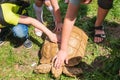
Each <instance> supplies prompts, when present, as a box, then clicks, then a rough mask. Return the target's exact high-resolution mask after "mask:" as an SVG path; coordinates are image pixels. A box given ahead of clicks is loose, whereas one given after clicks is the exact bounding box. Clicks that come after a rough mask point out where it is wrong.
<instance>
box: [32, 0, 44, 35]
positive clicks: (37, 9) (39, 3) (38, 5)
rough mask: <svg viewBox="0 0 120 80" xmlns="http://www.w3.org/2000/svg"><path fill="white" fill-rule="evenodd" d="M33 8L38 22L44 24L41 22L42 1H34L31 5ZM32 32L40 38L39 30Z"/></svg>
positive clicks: (40, 32)
mask: <svg viewBox="0 0 120 80" xmlns="http://www.w3.org/2000/svg"><path fill="white" fill-rule="evenodd" d="M33 8H34V10H35V14H36V18H37V19H38V20H39V21H40V22H42V23H44V21H43V1H42V0H41V1H39V0H35V3H34V4H33ZM34 31H35V34H36V35H37V36H40V37H41V36H42V31H41V30H39V29H37V28H35V30H34Z"/></svg>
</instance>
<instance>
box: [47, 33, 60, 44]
mask: <svg viewBox="0 0 120 80" xmlns="http://www.w3.org/2000/svg"><path fill="white" fill-rule="evenodd" d="M49 39H50V41H52V42H54V43H57V42H58V39H57V35H56V34H55V33H53V34H52V35H49Z"/></svg>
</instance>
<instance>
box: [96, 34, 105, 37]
mask: <svg viewBox="0 0 120 80" xmlns="http://www.w3.org/2000/svg"><path fill="white" fill-rule="evenodd" d="M94 36H95V37H101V38H106V35H105V34H95V35H94Z"/></svg>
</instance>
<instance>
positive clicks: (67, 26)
mask: <svg viewBox="0 0 120 80" xmlns="http://www.w3.org/2000/svg"><path fill="white" fill-rule="evenodd" d="M78 8H79V6H77V7H76V6H74V5H72V4H69V5H68V9H67V12H66V16H65V19H64V24H63V29H62V42H61V49H62V50H65V51H67V47H68V41H69V37H70V33H71V31H72V28H73V25H74V23H75V20H76V16H77V12H78ZM71 10H72V12H71Z"/></svg>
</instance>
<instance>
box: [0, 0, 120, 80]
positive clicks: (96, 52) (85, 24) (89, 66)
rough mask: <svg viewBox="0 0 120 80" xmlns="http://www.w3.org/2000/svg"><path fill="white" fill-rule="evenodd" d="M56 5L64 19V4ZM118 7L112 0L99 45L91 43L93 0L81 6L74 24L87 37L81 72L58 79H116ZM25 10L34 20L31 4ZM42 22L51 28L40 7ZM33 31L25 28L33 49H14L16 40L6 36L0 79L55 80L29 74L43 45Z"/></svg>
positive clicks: (119, 63)
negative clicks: (42, 16) (103, 37)
mask: <svg viewBox="0 0 120 80" xmlns="http://www.w3.org/2000/svg"><path fill="white" fill-rule="evenodd" d="M32 2H33V1H32ZM59 5H60V9H61V15H62V18H63V19H64V16H65V13H66V9H67V4H65V3H63V0H60V1H59ZM119 5H120V2H119V1H118V0H114V7H113V8H112V9H111V10H110V12H109V14H108V15H107V17H106V19H105V21H104V23H103V24H104V26H105V30H106V34H107V38H106V41H105V42H104V43H102V44H95V43H94V42H93V26H94V22H95V19H96V14H97V2H96V0H95V1H93V2H92V3H91V4H89V5H81V7H80V11H79V14H78V17H77V20H76V23H75V25H76V26H78V27H80V28H82V29H83V30H84V31H85V32H86V33H87V34H88V36H89V41H88V45H87V48H86V56H85V57H84V58H83V59H82V61H81V63H80V65H79V66H80V67H81V68H82V69H83V75H82V76H79V77H76V78H71V77H67V76H65V75H64V74H62V75H61V76H60V78H59V80H120V77H119V75H120V73H119V68H120V54H119V53H120V31H119V30H120V8H119ZM28 10H29V14H30V16H32V17H35V15H34V11H33V9H32V5H31V6H30V7H29V9H28ZM31 10H32V11H31ZM44 20H45V23H46V24H45V25H46V26H53V21H52V16H51V15H50V12H49V11H47V9H46V8H44ZM48 28H50V27H48ZM33 30H34V28H33V27H30V28H29V34H30V38H31V40H32V41H33V47H32V48H31V49H29V50H28V49H25V48H24V47H23V46H22V45H21V46H19V47H16V48H15V47H14V46H15V43H17V41H15V40H14V38H11V36H8V37H7V38H6V41H5V44H4V45H2V46H0V80H55V79H54V78H53V77H52V74H51V73H48V74H35V73H33V70H34V67H33V66H31V65H32V64H34V63H38V62H39V57H38V53H39V51H40V48H41V46H42V43H43V42H44V40H43V39H42V38H39V37H37V36H36V35H35V34H34V31H33Z"/></svg>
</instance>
